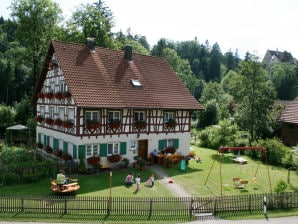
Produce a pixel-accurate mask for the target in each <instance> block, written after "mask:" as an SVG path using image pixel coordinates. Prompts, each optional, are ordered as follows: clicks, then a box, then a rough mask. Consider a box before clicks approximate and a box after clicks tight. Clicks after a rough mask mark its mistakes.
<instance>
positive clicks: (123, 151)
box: [120, 142, 127, 155]
mask: <svg viewBox="0 0 298 224" xmlns="http://www.w3.org/2000/svg"><path fill="white" fill-rule="evenodd" d="M126 145H127V144H126V142H121V143H120V155H126V150H127V149H126Z"/></svg>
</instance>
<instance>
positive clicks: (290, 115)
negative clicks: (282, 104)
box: [278, 97, 298, 124]
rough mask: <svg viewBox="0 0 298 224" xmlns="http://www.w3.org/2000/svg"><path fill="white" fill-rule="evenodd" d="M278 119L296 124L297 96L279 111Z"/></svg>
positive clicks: (297, 117)
mask: <svg viewBox="0 0 298 224" xmlns="http://www.w3.org/2000/svg"><path fill="white" fill-rule="evenodd" d="M278 121H280V122H286V123H294V124H298V97H296V98H295V99H294V100H293V101H292V102H291V103H290V104H288V106H287V107H286V108H285V109H284V110H283V111H282V112H281V115H280V116H279V118H278Z"/></svg>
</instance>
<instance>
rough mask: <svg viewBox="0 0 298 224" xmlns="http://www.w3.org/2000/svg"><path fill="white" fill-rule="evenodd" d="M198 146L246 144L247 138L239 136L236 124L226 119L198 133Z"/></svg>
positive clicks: (216, 147) (215, 146)
mask: <svg viewBox="0 0 298 224" xmlns="http://www.w3.org/2000/svg"><path fill="white" fill-rule="evenodd" d="M199 139H200V146H202V147H207V148H211V149H218V148H219V147H220V146H231V147H233V146H246V145H247V144H248V139H245V138H243V137H242V136H241V134H240V132H239V130H238V126H237V125H235V124H231V122H230V121H229V120H227V119H225V120H222V121H220V122H219V125H214V126H209V127H207V128H205V129H204V130H203V131H201V132H200V134H199Z"/></svg>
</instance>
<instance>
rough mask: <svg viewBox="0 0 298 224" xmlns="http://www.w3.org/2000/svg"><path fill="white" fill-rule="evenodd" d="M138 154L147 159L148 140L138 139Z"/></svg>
mask: <svg viewBox="0 0 298 224" xmlns="http://www.w3.org/2000/svg"><path fill="white" fill-rule="evenodd" d="M138 156H139V157H141V158H142V159H145V160H147V158H148V140H147V139H142V140H138Z"/></svg>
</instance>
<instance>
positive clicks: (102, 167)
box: [99, 163, 111, 171]
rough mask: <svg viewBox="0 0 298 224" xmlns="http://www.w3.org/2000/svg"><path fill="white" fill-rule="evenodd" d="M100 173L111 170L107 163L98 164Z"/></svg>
mask: <svg viewBox="0 0 298 224" xmlns="http://www.w3.org/2000/svg"><path fill="white" fill-rule="evenodd" d="M99 165H100V171H104V170H111V166H110V164H109V163H100V164H99Z"/></svg>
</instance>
